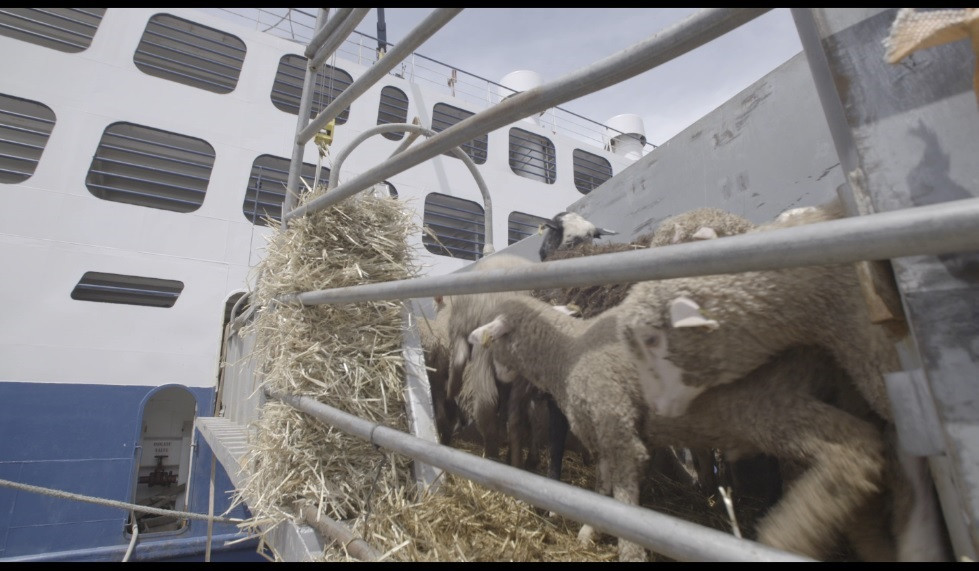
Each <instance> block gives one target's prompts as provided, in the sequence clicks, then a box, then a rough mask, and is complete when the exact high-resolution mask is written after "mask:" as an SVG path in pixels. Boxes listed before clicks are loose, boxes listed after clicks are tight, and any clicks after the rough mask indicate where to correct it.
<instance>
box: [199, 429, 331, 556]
mask: <svg viewBox="0 0 979 571" xmlns="http://www.w3.org/2000/svg"><path fill="white" fill-rule="evenodd" d="M195 426H196V427H197V430H198V432H200V433H201V436H202V437H203V438H204V440H205V441H207V445H208V446H210V447H211V450H212V451H213V452H214V457H215V458H217V459H218V461H219V462H221V465H222V466H224V470H225V471H226V472H227V473H228V478H229V479H230V480H231V483H232V484H233V485H234V487H235V488H236V489H238V490H240V489H242V487H243V486H244V484H245V478H246V477H247V475H248V474H247V470H246V468H245V466H244V464H243V458H244V456H245V453H246V452H248V431H247V429H246V428H245V427H244V426H242V425H240V424H238V423H236V422H233V421H231V420H228V419H226V418H218V417H198V418H197V420H196V422H195ZM246 503H247V502H246ZM265 541H266V543H267V544H268V545H269V546H270V547H271V548H272V549H273V551H274V552H275V553H276V554H277V555H278V556H279V557H280V558H282V559H283V560H284V561H315V560H317V559H319V558H320V557H321V556H322V554H323V545H324V544H323V540H322V539H321V538H320V537H319V536H318V535H317V534H316V533H315V532H314V530H313V528H311V527H309V526H308V525H296V524H295V523H293V522H291V521H287V522H283V523H282V524H281V525H278V526H276V527H275V528H274V529H272V530H271V531H269V532H268V534H267V535H266V537H265Z"/></svg>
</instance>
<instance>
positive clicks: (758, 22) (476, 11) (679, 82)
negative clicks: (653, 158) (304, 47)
mask: <svg viewBox="0 0 979 571" xmlns="http://www.w3.org/2000/svg"><path fill="white" fill-rule="evenodd" d="M431 11H432V9H431V8H385V9H384V19H385V23H386V27H387V41H388V42H390V43H393V44H397V43H398V42H399V41H401V39H402V38H403V37H404V36H406V35H407V34H408V33H409V32H411V30H412V29H414V28H415V27H416V26H417V25H418V24H419V23H420V22H421V21H422V20H423V19H424V18H425V17H426V16H428V14H430V13H431ZM696 11H697V9H695V8H468V9H466V10H463V12H462V13H461V14H459V15H458V16H456V17H455V18H453V19H452V20H451V21H450V22H449V23H448V24H446V25H445V26H444V27H443V28H442V29H441V30H439V31H438V32H437V33H436V34H435V35H434V36H433V37H431V38H429V39H428V40H427V41H426V42H425V43H424V44H423V45H422V46H421V47H420V48H418V50H417V52H418V53H420V54H423V55H425V56H427V57H430V58H433V59H436V60H438V61H440V62H442V63H445V64H449V65H451V66H453V67H456V68H458V69H461V70H465V71H469V72H471V73H475V74H477V75H480V76H482V77H485V78H486V79H490V80H493V81H497V82H498V81H500V80H501V79H502V78H503V76H505V75H506V74H508V73H510V72H512V71H517V70H523V69H528V70H532V71H536V72H537V73H539V74H540V75H541V77H542V79H543V81H544V83H548V82H550V81H553V80H555V79H558V78H560V77H562V76H564V75H566V74H568V73H571V72H573V71H576V70H578V69H581V68H583V67H586V66H588V65H591V64H592V63H594V62H596V61H599V60H601V59H603V58H605V57H608V56H610V55H613V54H615V53H617V52H619V51H621V50H623V49H625V48H628V47H629V46H631V45H634V44H636V43H638V42H640V41H642V40H645V39H647V38H649V37H652V36H653V35H654V34H656V33H657V32H659V31H661V30H663V29H665V28H667V27H669V26H670V25H672V24H675V23H677V22H679V21H681V20H683V19H684V18H686V17H688V16H689V15H691V14H693V13H695V12H696ZM357 30H358V31H359V32H362V33H364V34H368V35H370V36H377V15H376V11H372V12H371V13H370V14H368V15H367V17H366V18H364V20H363V21H362V22H361V23H360V25H359V26H358V27H357ZM801 50H802V45H801V43H800V41H799V36H798V34H797V33H796V29H795V24H794V22H793V21H792V15H791V13H790V12H789V10H788V9H787V8H777V9H774V10H772V11H770V12H768V13H766V14H764V15H762V16H760V17H759V18H756V19H755V20H753V21H751V22H749V23H748V24H746V25H744V26H742V27H740V28H738V29H737V30H734V31H733V32H729V33H728V34H726V35H724V36H722V37H720V38H718V39H716V40H714V41H713V42H710V43H709V44H707V45H705V46H701V47H700V48H697V49H696V50H693V51H691V52H688V53H687V54H685V55H683V56H680V57H679V58H676V59H674V60H672V61H670V62H668V63H665V64H663V65H661V66H658V67H656V68H654V69H651V70H649V71H646V72H644V73H642V74H640V75H637V76H635V77H633V78H631V79H628V80H626V81H624V82H621V83H619V84H617V85H614V86H612V87H608V88H605V89H603V90H601V91H597V92H595V93H592V94H590V95H586V96H584V97H581V98H578V99H575V100H572V101H569V102H567V103H564V104H562V105H561V107H563V108H565V109H567V110H569V111H573V112H575V113H578V114H579V115H583V116H585V117H588V118H589V119H593V120H595V121H599V122H606V121H607V120H608V119H610V118H611V117H613V116H615V115H619V114H622V113H634V114H636V115H639V116H640V117H641V118H642V120H643V124H644V126H645V129H646V138H647V140H648V141H649V142H650V143H653V144H656V145H659V144H662V143H663V142H665V141H667V140H668V139H669V138H671V137H673V136H674V135H676V134H677V133H679V132H680V131H682V130H683V129H684V128H686V127H688V126H689V125H691V124H693V123H694V122H695V121H697V120H698V119H700V118H701V117H703V116H704V115H706V114H707V113H709V112H710V111H712V110H713V109H715V108H717V107H718V106H719V105H721V104H722V103H724V102H725V101H727V100H728V99H730V98H732V97H734V96H735V95H737V94H738V93H739V92H740V91H741V90H743V89H745V88H747V87H748V86H749V85H751V84H752V83H754V82H755V81H757V80H758V79H760V78H762V77H764V76H765V75H766V74H767V73H768V72H770V71H772V70H773V69H775V68H776V67H778V66H779V65H781V64H782V63H784V62H786V61H787V60H788V59H789V58H791V57H792V56H794V55H795V54H797V53H799V52H800V51H801Z"/></svg>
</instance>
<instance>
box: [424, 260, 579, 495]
mask: <svg viewBox="0 0 979 571" xmlns="http://www.w3.org/2000/svg"><path fill="white" fill-rule="evenodd" d="M531 263H532V262H530V261H529V260H525V259H523V258H520V257H517V256H512V255H508V254H497V255H495V256H491V257H488V258H484V259H482V260H480V261H479V262H477V263H476V264H475V265H474V267H473V271H486V270H493V269H503V268H512V267H520V266H524V265H528V264H531ZM515 295H517V296H519V295H527V294H526V293H525V292H523V293H522V292H500V293H489V294H479V295H463V296H454V297H448V298H445V299H444V301H442V300H437V301H438V302H439V303H442V304H444V305H445V306H446V309H445V311H446V312H447V313H448V315H449V317H448V318H447V321H448V323H447V346H448V347H449V360H448V366H447V367H446V368H447V370H448V378H447V380H446V383H447V390H446V392H445V394H444V396H443V397H442V398H444V399H445V400H446V401H447V402H450V403H454V402H458V403H459V404H460V405H461V408H462V409H463V410H464V411H466V412H467V413H468V415H469V417H470V418H472V420H473V422H474V423H475V424H476V427H477V430H478V431H479V433H480V435H481V436H482V438H483V445H484V452H485V454H486V456H487V457H490V458H496V454H497V448H498V446H499V432H500V431H499V426H500V424H505V425H506V427H507V433H508V440H509V453H510V454H509V455H510V458H509V462H510V464H511V465H512V466H516V467H519V468H528V469H533V468H535V467H536V465H537V462H538V459H539V452H538V446H539V440H538V439H537V438H534V437H533V435H532V433H531V429H530V416H531V413H532V412H533V411H536V410H537V409H540V408H542V407H543V406H545V402H544V396H543V395H541V394H540V393H539V391H537V390H536V389H535V388H534V387H533V386H532V385H530V384H529V383H528V382H527V381H526V379H523V378H519V377H516V376H513V375H511V374H509V372H508V371H507V370H505V369H503V368H500V367H498V366H496V365H495V364H494V363H493V362H492V361H490V360H489V359H488V355H487V354H485V353H484V352H483V351H481V350H480V349H479V348H471V347H470V346H469V343H468V341H467V340H466V336H467V335H468V334H469V331H471V330H472V329H473V328H474V327H476V326H478V325H479V324H480V323H481V322H482V321H483V320H484V316H483V315H482V313H481V311H482V308H484V306H485V305H486V304H487V303H492V302H495V301H497V300H499V299H504V298H508V297H511V296H515ZM450 307H451V309H449V308H450ZM433 398H434V395H433ZM450 406H451V405H446V406H445V407H444V410H447V409H448V408H449V407H450ZM498 411H500V412H502V413H503V415H504V420H503V422H501V421H500V420H499V419H498V418H497V413H498ZM534 416H537V415H536V414H535V415H534ZM551 417H552V420H551V423H552V425H553V424H557V425H558V426H560V421H561V420H563V419H557V420H554V419H553V417H554V415H553V414H552V415H551ZM566 432H567V429H566V428H565V429H564V430H563V431H561V430H553V429H552V430H551V438H550V439H549V444H550V446H549V455H550V457H551V462H550V464H549V466H548V476H549V477H551V478H554V479H558V480H559V479H560V454H561V453H563V450H564V434H565V433H566ZM446 441H447V440H446ZM525 441H527V442H528V443H529V448H530V450H529V454H528V456H527V459H526V461H525V460H524V458H523V443H524V442H525ZM558 451H559V452H558ZM556 455H557V460H556V461H555V456H556Z"/></svg>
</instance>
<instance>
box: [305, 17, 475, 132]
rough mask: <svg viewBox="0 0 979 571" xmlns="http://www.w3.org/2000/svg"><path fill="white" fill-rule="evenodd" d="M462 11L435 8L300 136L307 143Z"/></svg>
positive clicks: (327, 107)
mask: <svg viewBox="0 0 979 571" xmlns="http://www.w3.org/2000/svg"><path fill="white" fill-rule="evenodd" d="M459 12H462V8H439V9H437V10H434V11H433V12H432V13H431V14H429V15H428V17H427V18H425V19H424V20H422V23H421V24H418V26H417V27H416V28H415V29H414V30H412V31H411V32H410V33H409V34H408V35H407V36H405V38H404V39H403V40H401V41H400V42H398V45H396V46H394V48H392V49H391V51H390V52H387V53H386V54H384V57H382V58H381V59H379V60H378V61H376V62H374V65H372V66H371V67H370V69H368V70H367V73H365V74H364V75H362V76H360V77H358V78H357V81H354V82H353V83H352V84H350V85H349V86H347V88H346V89H344V90H343V93H341V94H340V95H339V96H337V98H336V99H334V100H333V101H332V102H331V103H330V104H329V105H327V106H326V108H325V109H323V110H322V111H320V113H319V114H318V115H317V116H316V117H314V118H313V120H312V121H311V122H310V124H309V125H307V126H306V128H305V129H303V130H302V131H301V132H300V133H299V135H297V138H298V140H299V141H302V142H303V143H305V142H306V141H309V140H310V139H312V138H313V136H314V135H316V133H317V132H318V131H319V130H320V129H322V128H323V126H325V125H326V124H327V123H329V122H330V121H332V120H334V119H336V118H337V115H339V114H340V113H341V112H342V111H343V110H344V109H345V108H346V107H347V106H348V105H350V104H351V103H353V101H354V100H355V99H357V98H358V97H360V96H361V95H362V94H363V93H364V92H365V91H367V89H368V88H370V87H371V86H372V85H374V84H375V83H377V82H378V81H379V80H380V79H381V78H382V77H384V76H385V74H387V72H389V71H391V70H392V69H394V66H396V65H398V64H399V63H401V61H402V60H404V59H405V58H406V57H408V56H409V55H411V53H412V52H413V51H415V49H416V48H418V46H420V45H422V44H423V43H424V42H425V40H427V39H428V38H430V37H432V35H433V34H435V32H437V31H439V30H440V29H441V28H442V26H444V25H446V24H447V23H449V21H450V20H452V18H455V17H456V16H457V15H459Z"/></svg>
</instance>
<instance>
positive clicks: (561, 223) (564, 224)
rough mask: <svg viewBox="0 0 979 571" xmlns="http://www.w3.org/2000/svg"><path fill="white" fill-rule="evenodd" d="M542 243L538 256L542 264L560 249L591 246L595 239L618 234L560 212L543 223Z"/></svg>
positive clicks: (568, 213) (570, 213) (575, 215)
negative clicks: (579, 245)
mask: <svg viewBox="0 0 979 571" xmlns="http://www.w3.org/2000/svg"><path fill="white" fill-rule="evenodd" d="M542 230H543V232H544V241H543V243H542V244H541V247H540V250H539V251H538V254H539V255H540V259H541V261H542V262H543V261H544V260H546V259H547V258H548V256H550V255H551V254H553V253H554V252H555V251H556V250H559V249H561V248H573V247H575V246H577V245H578V244H591V242H592V240H594V239H595V238H600V237H602V236H612V235H615V234H618V232H616V231H615V230H609V229H608V228H599V227H597V226H595V225H594V224H592V223H591V222H589V221H587V220H585V219H584V218H582V216H581V215H580V214H575V213H574V212H561V213H559V214H557V215H555V216H554V218H552V219H551V220H548V221H547V222H545V223H544V226H543V228H542Z"/></svg>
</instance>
